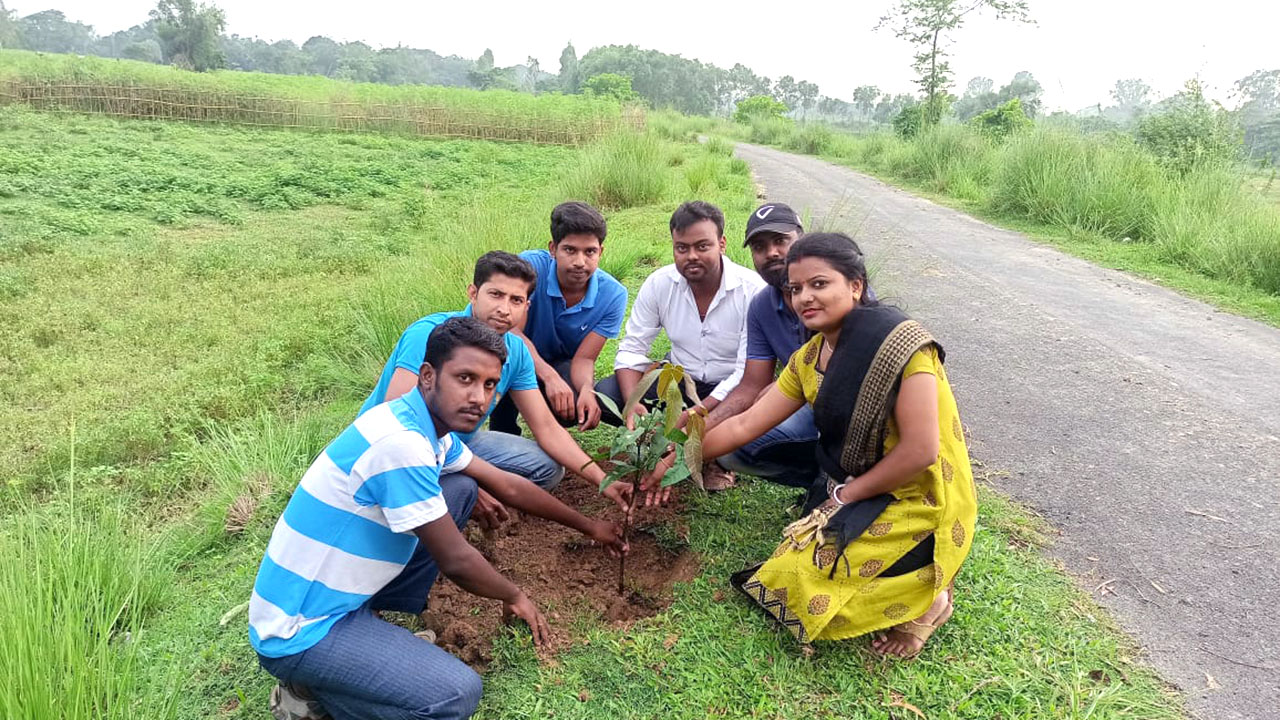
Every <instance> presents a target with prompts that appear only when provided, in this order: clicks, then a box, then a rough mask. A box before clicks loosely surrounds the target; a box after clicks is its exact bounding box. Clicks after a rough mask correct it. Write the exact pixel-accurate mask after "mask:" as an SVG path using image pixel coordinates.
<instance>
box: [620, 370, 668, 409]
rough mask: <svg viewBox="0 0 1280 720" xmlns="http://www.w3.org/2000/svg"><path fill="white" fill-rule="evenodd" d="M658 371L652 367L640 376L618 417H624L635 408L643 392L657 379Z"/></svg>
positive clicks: (647, 390)
mask: <svg viewBox="0 0 1280 720" xmlns="http://www.w3.org/2000/svg"><path fill="white" fill-rule="evenodd" d="M660 372H661V370H659V369H658V368H654V369H652V370H650V371H649V372H647V373H645V374H644V375H641V376H640V382H638V383H636V389H635V390H632V391H631V395H629V396H628V397H627V403H626V405H623V406H622V415H621V416H620V417H622V418H623V419H625V418H626V416H627V415H630V414H631V413H632V411H634V410H635V409H636V405H639V404H640V401H641V400H642V399H643V398H644V394H645V393H647V392H649V388H651V387H653V384H654V383H655V382H657V381H658V374H659V373H660Z"/></svg>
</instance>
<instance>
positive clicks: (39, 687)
mask: <svg viewBox="0 0 1280 720" xmlns="http://www.w3.org/2000/svg"><path fill="white" fill-rule="evenodd" d="M70 477H71V480H70V481H71V482H72V483H74V480H75V471H74V468H73V469H72V471H71V474H70ZM133 525H134V519H133V518H132V517H130V515H129V514H128V513H127V512H126V511H125V510H124V509H123V508H122V507H120V506H119V505H114V504H107V505H105V506H99V507H94V508H89V507H85V506H83V505H81V504H78V503H77V500H76V498H75V495H74V492H71V493H70V494H69V496H68V498H67V499H66V502H65V503H64V504H61V505H55V506H51V507H46V508H42V509H40V510H32V511H29V512H25V513H20V514H17V515H15V516H11V517H9V518H7V519H6V521H5V527H4V529H3V531H0V678H3V681H0V717H4V718H23V719H24V720H124V719H126V718H140V719H141V718H146V719H147V720H151V719H152V718H157V719H159V720H163V718H166V717H171V716H172V714H173V712H172V703H166V702H162V703H161V704H160V707H159V708H157V707H155V706H154V703H151V704H150V705H151V706H150V707H148V708H147V709H146V711H145V712H144V711H143V710H142V709H141V708H140V707H139V698H140V695H141V694H142V689H143V688H144V687H146V686H147V685H148V684H151V683H153V682H154V679H153V678H148V677H144V675H143V673H144V671H145V670H146V668H144V659H143V658H142V657H141V655H140V652H139V649H138V646H139V632H140V631H141V626H142V621H143V619H144V618H145V617H146V616H147V615H148V614H149V613H152V612H153V611H154V610H156V608H157V607H158V606H159V605H160V602H161V600H162V599H163V598H164V596H165V593H166V590H167V588H168V587H169V586H170V585H171V583H172V579H173V574H172V572H171V571H170V569H169V568H168V567H167V566H166V565H165V564H164V563H163V562H162V561H161V559H160V558H159V557H158V556H157V554H156V552H155V550H154V547H153V546H151V545H149V544H147V543H145V542H143V541H141V540H140V539H139V535H138V533H137V531H136V528H135V527H133ZM176 669H178V666H172V667H171V668H170V670H176ZM151 670H152V671H153V672H161V673H163V672H168V671H166V670H165V669H163V668H155V667H153V668H151ZM173 679H176V678H170V680H173ZM171 687H174V685H171Z"/></svg>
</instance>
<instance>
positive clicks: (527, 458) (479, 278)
mask: <svg viewBox="0 0 1280 720" xmlns="http://www.w3.org/2000/svg"><path fill="white" fill-rule="evenodd" d="M536 281H537V274H536V273H535V272H534V270H533V267H532V266H530V265H529V263H528V262H527V261H525V260H523V259H521V258H519V257H517V256H515V255H512V254H511V253H508V252H503V251H501V250H494V251H492V252H488V253H485V254H484V255H482V256H481V257H480V259H479V260H477V261H476V266H475V273H474V275H473V278H472V283H471V285H470V286H469V287H468V288H467V297H468V298H469V299H470V300H471V304H470V305H468V306H467V307H466V308H465V309H463V310H460V311H457V312H443V313H435V314H434V315H428V316H426V317H424V318H421V319H419V320H418V321H416V322H414V323H413V324H412V325H410V326H409V327H408V328H407V329H406V330H405V331H404V333H403V334H402V335H401V336H400V339H399V341H397V342H396V346H395V349H394V350H392V352H391V357H390V358H389V359H388V360H387V364H386V367H384V368H383V371H382V375H381V377H379V378H378V384H377V385H376V386H375V387H374V389H373V392H372V393H370V395H369V398H368V399H367V400H365V403H364V405H363V406H362V407H361V408H360V412H361V413H364V412H366V411H368V410H369V409H371V408H373V407H374V406H376V405H379V404H381V403H383V402H386V401H387V400H394V399H395V398H398V397H400V396H401V395H404V394H405V393H407V392H409V391H410V390H412V389H413V388H414V384H415V382H416V378H417V374H416V372H417V371H416V370H414V368H415V367H417V366H421V364H422V357H423V352H424V348H425V347H426V341H427V337H428V336H429V335H430V334H431V331H432V330H434V329H435V328H436V327H437V326H439V325H440V324H441V323H443V322H444V321H445V320H448V319H449V318H451V317H461V316H470V317H474V318H476V319H477V320H480V321H481V322H483V323H484V324H486V325H488V326H489V327H491V328H493V329H494V330H497V331H498V332H500V333H502V334H503V340H504V341H505V343H506V347H507V358H506V361H505V362H504V363H503V366H502V378H501V380H499V382H498V385H497V387H496V391H495V393H494V399H495V404H496V401H497V400H498V399H499V398H501V397H502V396H510V397H512V398H513V399H514V401H515V404H516V407H518V408H519V410H520V412H521V414H523V415H524V418H525V421H526V422H527V423H528V424H529V429H530V430H531V431H532V432H533V440H530V439H528V438H524V437H521V436H519V435H509V434H507V433H500V432H493V431H485V430H479V429H478V428H479V426H480V424H482V423H477V425H476V429H472V430H469V431H467V432H466V433H463V434H462V435H460V437H461V438H462V439H463V440H464V441H465V442H466V443H467V447H469V448H471V451H472V452H474V453H475V454H476V455H477V456H478V457H480V458H483V459H484V460H486V461H488V462H489V463H492V464H493V465H495V466H497V467H498V468H500V469H502V470H505V471H507V472H510V473H514V474H515V475H519V476H520V477H524V478H528V479H529V480H531V481H533V482H534V483H536V484H537V485H539V486H540V487H542V488H543V489H545V490H550V489H552V488H554V487H555V486H556V485H557V484H558V483H559V482H560V480H561V479H562V478H563V477H564V468H566V467H571V468H574V469H575V472H576V473H577V474H579V475H581V476H582V477H584V478H586V480H587V481H588V482H590V483H592V484H593V485H595V486H599V484H600V482H601V481H602V480H604V470H602V469H601V468H600V466H598V465H596V464H594V463H593V462H592V461H591V458H590V457H588V456H587V454H586V453H585V452H583V450H582V448H581V447H579V446H578V444H577V443H576V442H574V440H573V437H572V436H570V435H569V433H568V432H567V431H566V430H565V429H564V428H563V427H561V426H560V425H559V423H557V422H556V420H555V417H554V416H553V415H552V414H551V411H550V410H549V409H548V408H547V404H546V402H545V401H544V400H543V399H542V395H541V393H539V392H538V379H537V376H536V375H535V371H534V362H533V357H532V356H531V355H530V353H529V349H528V347H527V345H526V343H525V342H524V340H523V339H522V338H521V337H520V336H519V335H517V334H515V333H513V332H510V331H511V330H513V329H515V328H518V327H519V326H520V325H522V324H523V323H524V319H525V315H526V313H527V312H528V300H529V296H530V294H531V293H532V291H533V289H534V285H535V283H536ZM492 409H493V405H492V404H491V405H489V406H486V407H485V408H484V410H485V414H484V418H487V417H488V416H489V413H490V412H491V411H492ZM484 418H481V421H482V422H483V420H484ZM615 487H616V488H617V490H615V489H614V488H615ZM630 492H631V485H630V484H629V483H614V484H613V485H610V486H609V488H608V489H607V490H606V491H605V495H606V496H608V497H609V498H610V499H611V500H613V501H614V502H615V503H617V504H618V505H619V506H620V507H622V508H624V509H625V508H626V505H627V502H626V501H627V498H628V497H629V494H630ZM475 516H476V520H477V522H478V523H479V524H480V525H481V526H482V527H491V526H494V525H497V524H500V523H501V522H502V521H503V520H505V519H506V517H507V514H506V509H505V508H504V507H503V506H502V504H501V503H499V502H497V501H496V500H495V499H494V498H493V497H492V496H491V495H490V494H489V493H487V492H486V491H485V490H484V488H483V487H482V488H481V491H480V496H479V500H478V504H477V506H476V510H475Z"/></svg>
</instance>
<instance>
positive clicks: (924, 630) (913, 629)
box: [877, 590, 955, 660]
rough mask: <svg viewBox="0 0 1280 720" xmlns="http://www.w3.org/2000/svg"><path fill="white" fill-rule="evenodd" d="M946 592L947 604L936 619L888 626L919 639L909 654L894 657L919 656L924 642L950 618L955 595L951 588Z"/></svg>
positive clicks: (908, 658) (885, 654) (913, 658)
mask: <svg viewBox="0 0 1280 720" xmlns="http://www.w3.org/2000/svg"><path fill="white" fill-rule="evenodd" d="M946 593H947V606H946V607H945V608H943V609H942V613H941V614H939V615H938V617H937V619H935V620H934V621H933V622H932V623H922V622H920V621H919V620H908V621H907V622H904V623H900V624H898V625H894V626H893V627H892V628H890V629H891V630H896V631H898V632H900V633H903V634H905V635H910V636H911V637H913V638H916V639H917V640H919V641H920V647H918V648H916V651H915V652H913V653H911V654H910V655H900V656H896V657H898V658H899V659H901V660H915V659H916V658H917V657H919V655H920V653H921V652H923V651H924V646H925V643H927V642H928V641H929V638H930V637H932V636H933V633H934V632H935V631H937V629H938V628H940V627H942V625H943V624H944V623H946V622H947V621H948V620H950V619H951V614H952V612H953V611H954V610H955V603H954V602H953V600H954V597H955V596H954V591H952V590H947V591H946ZM881 637H886V636H884V635H881ZM877 652H878V651H877ZM878 654H880V655H882V656H884V657H888V656H889V653H878Z"/></svg>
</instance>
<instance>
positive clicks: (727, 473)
mask: <svg viewBox="0 0 1280 720" xmlns="http://www.w3.org/2000/svg"><path fill="white" fill-rule="evenodd" d="M734 477H735V476H734V474H733V471H732V470H725V469H724V468H722V467H720V463H718V462H715V461H714V460H713V461H711V462H709V463H707V464H705V465H703V466H702V489H703V490H706V491H707V492H720V491H722V490H728V489H730V488H733V487H735V486H737V482H735V481H734Z"/></svg>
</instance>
